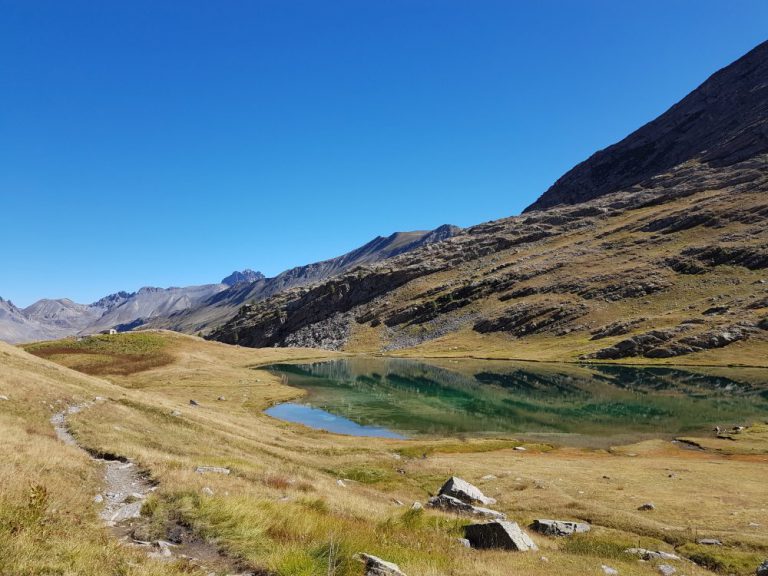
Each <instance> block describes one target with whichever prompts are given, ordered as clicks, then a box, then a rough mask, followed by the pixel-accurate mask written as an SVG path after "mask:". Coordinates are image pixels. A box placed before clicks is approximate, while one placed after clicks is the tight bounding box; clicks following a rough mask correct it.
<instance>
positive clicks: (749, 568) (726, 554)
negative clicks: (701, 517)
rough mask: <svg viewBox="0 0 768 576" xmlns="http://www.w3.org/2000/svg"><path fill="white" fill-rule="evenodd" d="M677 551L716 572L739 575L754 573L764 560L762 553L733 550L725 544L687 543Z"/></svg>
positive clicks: (744, 575)
mask: <svg viewBox="0 0 768 576" xmlns="http://www.w3.org/2000/svg"><path fill="white" fill-rule="evenodd" d="M677 551H678V553H680V554H682V555H684V556H687V557H688V558H690V559H691V560H692V561H693V562H695V563H696V564H698V565H699V566H703V567H704V568H707V569H709V570H713V571H715V572H717V573H718V574H738V575H739V576H742V575H743V576H746V575H747V574H754V573H755V570H756V569H757V567H758V566H759V565H760V563H761V562H762V561H763V560H765V554H764V553H759V552H748V551H744V550H734V549H731V548H728V547H726V546H701V545H700V544H692V543H688V544H684V545H683V546H680V547H679V548H678V549H677Z"/></svg>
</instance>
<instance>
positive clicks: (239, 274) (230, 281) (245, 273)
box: [221, 268, 266, 286]
mask: <svg viewBox="0 0 768 576" xmlns="http://www.w3.org/2000/svg"><path fill="white" fill-rule="evenodd" d="M265 278H266V276H264V274H262V273H261V272H256V271H254V270H251V269H250V268H246V269H245V270H241V271H238V270H235V271H234V272H232V274H230V275H229V276H227V277H226V278H224V279H223V280H222V281H221V283H222V284H226V285H227V286H236V285H238V284H242V283H244V282H247V283H248V284H250V283H252V282H256V281H258V280H264V279H265Z"/></svg>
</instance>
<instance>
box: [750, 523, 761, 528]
mask: <svg viewBox="0 0 768 576" xmlns="http://www.w3.org/2000/svg"><path fill="white" fill-rule="evenodd" d="M749 527H750V528H760V524H758V523H757V522H750V523H749Z"/></svg>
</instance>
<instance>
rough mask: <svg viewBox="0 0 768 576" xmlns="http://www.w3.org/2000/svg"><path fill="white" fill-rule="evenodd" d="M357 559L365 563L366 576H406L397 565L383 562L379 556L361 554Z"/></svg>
mask: <svg viewBox="0 0 768 576" xmlns="http://www.w3.org/2000/svg"><path fill="white" fill-rule="evenodd" d="M357 557H358V559H359V560H360V561H361V562H364V563H365V576H405V573H404V572H403V571H402V570H400V567H399V566H398V565H397V564H393V563H392V562H387V561H386V560H382V559H381V558H379V557H378V556H373V555H371V554H365V553H360V554H358V555H357Z"/></svg>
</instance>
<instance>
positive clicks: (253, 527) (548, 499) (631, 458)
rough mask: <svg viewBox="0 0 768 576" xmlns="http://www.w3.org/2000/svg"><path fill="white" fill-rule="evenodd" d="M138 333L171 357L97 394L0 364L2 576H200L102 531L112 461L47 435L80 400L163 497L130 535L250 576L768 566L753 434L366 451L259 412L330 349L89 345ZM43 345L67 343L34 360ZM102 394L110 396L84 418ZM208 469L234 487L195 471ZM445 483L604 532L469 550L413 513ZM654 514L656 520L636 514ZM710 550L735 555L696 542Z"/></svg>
mask: <svg viewBox="0 0 768 576" xmlns="http://www.w3.org/2000/svg"><path fill="white" fill-rule="evenodd" d="M137 336H140V337H145V338H147V339H149V341H151V342H153V343H154V344H153V345H152V346H149V347H148V348H147V351H146V353H147V354H148V355H149V356H151V355H152V354H155V353H156V351H157V350H158V349H159V350H162V352H163V354H168V355H169V357H170V359H171V360H170V361H169V362H167V363H164V364H162V365H155V366H152V367H149V368H148V369H146V367H145V368H142V369H140V370H124V369H122V368H121V369H120V370H117V371H113V372H109V371H105V372H104V376H103V378H96V377H93V376H88V375H85V374H81V373H78V372H74V371H72V370H70V369H67V368H64V367H61V366H58V365H56V364H53V363H51V362H50V361H47V360H44V359H41V358H37V357H35V356H32V355H30V354H27V353H25V352H23V351H21V350H17V349H13V348H10V347H8V346H4V347H3V348H2V350H0V354H1V356H0V362H2V368H3V369H2V370H0V394H2V395H5V396H7V397H8V400H4V401H0V417H1V418H2V420H1V421H0V422H1V423H2V429H1V430H0V432H2V433H3V437H4V438H7V439H9V440H8V441H7V442H4V443H3V445H2V447H0V450H1V451H2V454H1V455H0V456H1V457H2V459H1V460H0V462H1V464H0V479H1V480H2V485H3V486H4V487H6V486H8V487H10V488H9V489H8V490H6V489H4V490H3V493H2V495H1V496H0V518H1V519H2V520H0V558H2V559H3V562H2V568H0V574H9V575H10V574H14V575H15V574H106V573H113V574H180V573H204V572H201V571H200V570H199V569H198V568H196V567H195V566H196V565H195V563H194V562H192V563H191V564H190V563H188V562H187V561H185V560H184V559H181V558H179V557H174V558H173V559H171V560H170V561H165V562H161V561H160V560H156V559H150V558H147V555H146V549H145V548H139V547H135V546H130V545H127V544H117V543H116V541H115V540H114V539H112V537H111V534H110V530H108V529H106V528H103V527H101V526H100V525H99V521H98V519H97V513H98V509H99V506H98V504H96V503H94V502H93V497H94V495H96V494H97V493H99V491H100V489H101V488H100V474H101V465H100V464H99V463H98V462H96V461H93V460H90V459H89V458H88V456H87V455H86V454H85V453H84V452H82V451H80V450H78V449H77V448H75V447H70V446H65V445H63V444H61V443H60V442H58V441H57V440H56V439H55V437H54V434H53V431H52V430H53V428H52V426H51V424H50V422H49V419H50V418H51V416H52V414H53V413H55V412H58V411H60V410H61V409H63V407H64V406H67V405H73V404H79V403H82V402H88V405H87V407H85V408H84V409H83V410H81V411H80V412H79V413H77V414H72V415H70V416H69V418H68V421H69V426H70V429H71V431H72V433H73V434H74V436H75V438H76V439H77V441H78V442H79V444H80V445H81V446H83V447H85V448H87V449H88V450H90V451H91V452H92V453H99V454H113V455H120V456H121V457H125V458H130V459H131V460H132V461H133V462H135V463H136V464H137V465H138V466H140V467H141V469H143V470H144V471H145V472H146V474H148V475H149V477H150V478H151V479H152V481H153V482H156V483H157V489H156V491H154V493H153V494H152V495H151V496H149V498H147V499H146V501H145V503H144V505H143V512H142V513H143V517H142V519H140V520H138V521H134V524H133V525H131V526H129V527H127V528H124V530H123V532H120V534H130V533H135V531H136V530H137V529H138V530H139V531H140V532H141V534H142V537H143V538H147V539H151V540H155V539H167V538H170V537H171V535H172V534H173V533H174V531H178V530H179V529H182V530H183V531H184V534H185V538H188V539H190V540H194V539H197V542H198V543H206V545H209V546H214V547H215V548H216V549H218V550H220V551H221V552H222V553H223V554H224V555H225V556H223V557H222V558H225V559H228V561H230V567H231V566H237V568H238V569H239V570H244V571H245V570H250V571H257V572H258V573H274V574H282V575H297V574H299V575H301V574H306V575H320V574H323V575H328V574H335V575H338V576H341V575H360V574H362V573H363V566H362V564H360V563H359V562H357V561H356V560H355V559H354V554H355V553H357V552H367V553H370V554H375V555H377V556H380V557H382V558H385V559H387V560H390V561H393V562H396V563H398V564H399V565H400V567H401V568H402V569H403V571H404V572H406V574H408V575H409V576H414V575H415V576H425V575H429V576H436V575H438V574H442V575H457V576H458V575H460V574H461V575H463V574H482V575H488V576H492V575H493V576H495V575H502V574H509V573H525V574H532V575H537V574H541V575H543V574H554V573H572V574H599V573H601V568H600V567H601V565H603V564H606V565H610V566H612V567H614V568H616V569H618V570H619V571H620V573H621V574H622V575H624V574H627V575H634V574H637V575H640V574H646V575H650V574H656V573H657V570H656V566H655V564H656V562H638V560H637V558H635V557H632V556H630V555H628V554H625V553H624V552H623V551H624V549H626V548H628V547H633V546H638V545H639V546H641V547H643V548H648V549H653V550H656V549H662V550H667V551H672V550H677V551H678V553H680V554H684V555H686V556H688V557H690V558H693V559H695V560H696V562H697V563H698V564H699V565H697V564H693V563H690V562H688V561H682V562H683V563H682V564H679V569H680V572H681V573H685V574H688V575H701V574H708V573H711V571H710V569H711V570H715V571H717V572H719V573H722V574H728V573H735V574H749V573H751V572H753V571H754V568H755V567H756V565H757V564H758V563H759V562H760V561H762V559H764V558H765V557H767V556H768V539H766V536H765V532H764V531H763V530H760V529H756V528H755V527H754V525H753V524H760V525H761V526H765V525H767V524H768V516H767V515H766V509H768V497H767V496H766V493H765V490H764V473H765V466H766V458H768V456H767V455H766V448H768V446H765V445H763V443H764V442H765V440H764V438H763V436H761V434H762V432H761V431H760V429H759V428H756V432H755V434H754V436H751V435H750V434H751V433H750V432H749V431H746V432H745V434H744V435H743V438H745V439H749V442H750V446H749V450H748V452H749V453H745V454H733V455H728V454H724V453H720V452H718V451H717V450H718V446H714V447H712V448H711V449H707V450H685V449H681V448H680V447H679V446H676V445H673V444H670V443H669V442H666V441H650V442H645V443H642V444H639V445H634V446H629V447H619V448H616V449H612V450H610V451H605V450H588V449H576V448H559V447H546V446H536V445H526V446H525V447H526V448H527V451H525V452H522V451H518V450H515V449H514V447H516V446H520V445H521V443H520V442H517V441H515V439H514V438H505V437H499V438H494V439H429V438H424V439H420V440H413V441H408V440H385V439H370V438H367V439H366V440H365V443H362V442H361V441H360V439H359V438H354V437H346V436H337V435H333V434H329V433H325V432H321V431H317V430H311V429H308V428H304V427H302V426H298V425H292V424H287V423H284V422H280V421H277V420H274V419H272V418H270V417H268V416H266V415H264V414H263V413H262V410H263V409H264V408H265V407H268V406H270V405H272V404H274V403H277V402H281V401H285V400H287V399H290V398H294V397H296V396H297V395H299V394H300V393H301V392H300V391H297V390H295V389H291V388H289V387H287V386H284V385H283V384H282V383H281V382H280V379H279V378H278V377H277V376H274V375H272V374H270V373H268V372H266V371H263V370H259V369H254V366H257V365H259V364H264V363H270V362H276V361H288V360H291V359H299V358H313V357H314V358H318V357H322V356H328V354H329V353H327V352H320V351H313V350H306V349H265V350H251V349H247V348H239V347H233V346H225V345H222V344H217V343H211V342H205V341H203V340H200V339H197V338H193V337H187V336H181V335H175V334H172V333H163V332H153V333H147V334H142V333H140V334H134V335H128V334H126V335H118V336H112V337H111V339H106V340H105V341H104V342H99V343H98V345H95V344H94V347H95V348H98V353H99V354H100V355H103V356H105V357H107V358H114V359H115V365H116V366H119V367H122V366H124V362H125V361H124V356H125V355H126V351H135V350H136V347H137V341H135V340H132V339H133V338H136V337H137ZM158 343H159V347H158ZM47 346H50V347H51V348H52V349H58V350H60V349H61V348H57V346H65V347H67V346H70V344H69V343H58V344H57V343H51V344H46V345H43V346H42V347H41V346H40V345H38V346H35V347H32V349H33V350H36V351H37V352H39V351H40V350H41V348H42V349H45V348H46V347H47ZM69 357H70V355H69V354H67V353H56V354H54V355H52V356H51V358H53V359H57V360H58V361H61V362H65V361H67V359H68V358H69ZM95 396H101V397H103V398H104V400H103V401H100V402H92V400H93V398H94V397H95ZM220 398H221V399H220ZM190 400H195V401H196V403H197V405H191V404H190ZM719 442H720V443H721V444H727V445H729V446H731V445H732V446H738V445H740V444H741V442H742V440H741V438H736V439H735V440H720V441H719ZM755 443H757V444H758V445H760V446H762V447H761V448H760V449H757V450H755ZM199 466H215V467H224V468H227V469H229V470H230V474H228V475H223V474H216V473H204V474H201V473H197V472H196V469H197V468H198V467H199ZM451 475H457V476H461V477H463V478H466V479H467V480H469V481H470V482H473V483H475V484H476V485H478V486H480V487H481V488H482V489H483V491H484V492H485V493H486V494H488V495H490V496H493V497H494V498H496V499H497V500H498V504H496V505H495V506H494V507H495V508H497V509H498V510H500V511H502V512H504V513H506V514H507V515H508V516H509V517H510V518H511V519H512V520H515V521H517V522H519V523H520V524H521V525H526V524H528V523H530V522H531V521H532V520H534V519H535V518H540V517H544V518H562V519H574V520H586V521H589V522H591V523H592V524H593V530H592V531H591V532H590V533H588V534H584V535H579V536H578V537H573V538H559V539H558V538H553V537H546V536H540V535H534V538H535V540H536V542H537V544H538V545H539V547H540V548H541V550H540V552H538V553H511V552H502V551H478V550H471V549H467V548H464V547H463V546H462V545H461V544H459V543H458V542H457V540H456V539H457V537H459V536H461V534H462V531H461V527H462V526H463V525H464V524H466V523H468V522H469V520H467V519H465V518H462V517H458V516H453V515H450V514H447V513H442V512H437V511H432V510H428V509H421V510H413V509H411V503H412V502H414V501H419V502H425V501H426V499H427V498H428V496H429V495H430V494H434V493H435V492H436V491H437V489H438V488H439V487H440V485H441V484H442V482H443V481H444V480H445V479H447V478H448V477H449V476H451ZM339 480H342V482H341V483H339V482H338V481H339ZM734 487H737V489H734ZM647 501H652V502H654V503H655V505H656V510H654V511H652V512H640V511H638V510H637V508H638V506H639V505H640V504H642V503H644V502H647ZM703 503H704V504H706V505H702V504H703ZM401 504H402V505H401ZM119 528H120V527H117V528H116V529H115V530H118V529H119ZM704 537H712V538H718V539H720V540H722V541H723V543H724V544H725V545H724V546H722V547H716V548H713V547H703V546H700V545H698V544H697V543H696V541H697V540H698V539H701V538H704ZM192 544H194V542H193V543H192ZM192 544H190V545H192ZM542 557H544V558H545V559H543V558H542ZM702 566H708V567H709V569H708V568H704V567H702ZM216 570H217V569H216ZM226 572H227V570H225V569H222V570H221V571H219V573H226Z"/></svg>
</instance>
